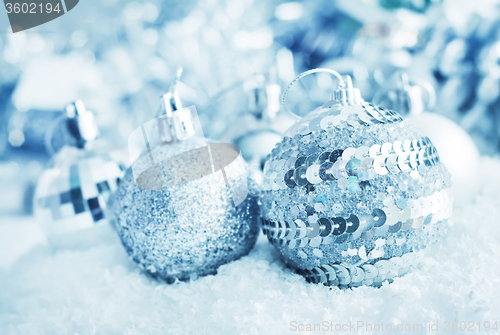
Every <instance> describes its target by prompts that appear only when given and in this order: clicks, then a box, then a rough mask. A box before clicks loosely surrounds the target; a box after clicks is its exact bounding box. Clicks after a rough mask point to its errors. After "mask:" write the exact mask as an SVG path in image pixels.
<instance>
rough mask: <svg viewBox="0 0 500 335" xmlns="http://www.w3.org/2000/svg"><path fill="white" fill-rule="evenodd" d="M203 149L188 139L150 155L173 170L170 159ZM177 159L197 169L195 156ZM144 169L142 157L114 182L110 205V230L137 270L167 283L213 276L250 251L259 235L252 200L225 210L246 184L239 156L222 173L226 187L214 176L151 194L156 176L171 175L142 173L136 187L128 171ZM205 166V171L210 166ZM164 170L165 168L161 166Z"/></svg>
mask: <svg viewBox="0 0 500 335" xmlns="http://www.w3.org/2000/svg"><path fill="white" fill-rule="evenodd" d="M204 145H206V140H205V139H204V138H200V137H192V138H189V139H187V140H184V141H179V142H175V143H171V144H164V145H160V146H157V147H155V148H153V149H152V150H151V154H152V157H170V158H168V163H169V164H170V163H172V164H174V165H175V164H176V162H172V160H175V159H176V157H177V158H179V157H181V156H182V154H183V153H185V152H186V151H188V150H190V149H192V148H199V147H202V146H204ZM211 147H212V156H213V155H216V153H214V152H215V149H214V148H213V147H215V146H211ZM182 159H183V162H182V164H183V165H185V166H186V169H191V168H195V167H199V166H200V164H203V162H202V161H201V160H200V157H197V156H191V158H186V157H184V158H182ZM165 162H167V160H165ZM150 164H151V162H150V156H149V155H148V154H146V155H143V156H141V157H140V158H139V159H138V160H136V161H135V162H134V164H133V166H132V167H131V168H129V169H128V171H127V172H126V174H125V177H124V178H123V180H122V181H121V182H120V186H119V188H118V190H117V192H116V194H115V200H114V201H115V204H114V211H115V214H116V229H117V231H118V234H119V236H120V238H121V240H122V243H123V245H124V246H125V249H126V250H127V252H128V254H129V255H130V256H131V258H132V259H133V260H134V261H136V262H137V263H138V264H139V265H140V267H141V268H143V269H144V270H146V271H148V272H149V273H151V274H153V275H155V276H156V275H157V276H159V277H162V278H164V279H166V280H167V281H169V282H171V281H174V280H175V279H180V280H186V279H192V278H196V277H198V276H203V275H208V274H213V273H215V272H216V270H217V268H218V267H219V266H220V265H222V264H225V263H228V262H230V261H233V260H236V259H238V258H240V257H242V256H243V255H246V254H247V253H248V252H249V251H250V250H251V249H252V247H253V246H254V244H255V241H256V239H257V235H258V232H259V208H258V204H257V198H256V197H252V196H248V197H246V198H245V200H243V202H242V203H240V204H239V205H236V206H231V205H230V204H231V199H232V196H234V195H235V193H234V192H236V189H237V188H238V185H244V186H245V187H246V185H247V166H246V164H245V162H244V160H243V159H242V157H241V155H240V156H238V158H237V159H236V160H234V161H233V162H232V163H231V164H229V165H227V166H226V167H225V168H224V172H225V175H226V177H227V184H228V185H230V186H231V187H228V186H226V183H225V182H224V178H223V175H222V174H221V171H219V172H215V173H211V174H208V175H206V176H204V177H202V178H198V179H195V180H191V181H189V182H186V183H177V184H175V185H173V186H170V185H166V187H163V188H164V189H162V190H152V189H156V186H155V185H157V184H158V182H159V180H160V179H161V176H162V175H169V174H172V171H164V172H163V174H160V178H158V177H159V176H158V174H155V171H154V170H147V171H145V172H143V174H141V176H140V185H141V186H142V188H139V187H138V186H137V185H136V180H134V174H133V169H138V170H140V171H143V170H145V169H144V167H145V166H148V165H150ZM165 164H166V163H165ZM207 164H208V166H210V161H208V162H207ZM164 169H165V170H168V169H169V168H168V166H166V165H165V166H164ZM173 174H175V173H173ZM180 174H181V175H182V172H180ZM180 178H181V179H182V176H181V177H180ZM138 180H139V179H138ZM167 180H168V178H167ZM160 183H161V182H160ZM167 184H168V182H167ZM145 188H149V189H145ZM228 204H229V206H228Z"/></svg>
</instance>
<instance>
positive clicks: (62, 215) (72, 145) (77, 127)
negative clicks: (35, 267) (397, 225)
mask: <svg viewBox="0 0 500 335" xmlns="http://www.w3.org/2000/svg"><path fill="white" fill-rule="evenodd" d="M61 121H63V122H62V123H63V124H64V125H65V127H63V128H66V129H64V132H65V133H66V134H67V135H68V138H67V139H66V146H64V147H62V148H61V149H60V150H59V151H58V152H57V153H56V154H55V155H54V157H53V158H52V160H51V163H50V164H49V166H48V167H47V168H46V169H45V170H44V171H43V172H42V174H41V176H40V178H39V180H38V184H37V187H36V190H35V197H34V203H33V207H34V213H35V215H36V217H37V218H38V220H39V221H40V222H41V223H42V226H43V230H44V231H45V234H46V237H47V239H48V241H49V242H50V243H51V244H52V245H53V246H56V247H75V246H86V245H89V244H93V243H95V242H96V241H97V240H101V239H102V238H104V237H107V236H110V233H111V232H112V229H111V226H110V225H109V223H108V219H107V216H106V207H107V204H108V201H109V199H110V196H111V194H112V193H113V192H114V191H115V190H116V188H117V183H118V181H119V179H120V178H121V177H122V176H123V171H122V169H121V168H120V166H119V165H118V164H117V163H116V162H115V161H113V160H111V158H110V157H109V156H108V155H107V154H105V153H102V152H100V151H99V150H94V149H93V148H92V147H93V144H95V142H93V140H94V139H95V138H96V137H97V135H98V131H97V127H96V125H95V123H94V118H93V114H92V112H89V111H87V110H85V107H84V105H83V103H82V102H81V101H76V102H75V103H73V104H71V105H68V106H67V107H66V114H65V116H64V117H63V119H62V120H61ZM54 130H56V131H57V130H60V131H62V130H63V129H54ZM50 139H51V136H48V140H49V142H50Z"/></svg>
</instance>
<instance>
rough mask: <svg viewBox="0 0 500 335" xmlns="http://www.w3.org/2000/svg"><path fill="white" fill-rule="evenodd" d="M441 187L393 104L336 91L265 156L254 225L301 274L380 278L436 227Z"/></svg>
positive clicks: (423, 142)
mask: <svg viewBox="0 0 500 335" xmlns="http://www.w3.org/2000/svg"><path fill="white" fill-rule="evenodd" d="M341 93H342V92H341ZM348 93H349V92H348ZM351 94H352V92H351ZM348 95H349V94H348ZM342 97H344V99H342ZM449 187H450V176H449V173H448V172H447V170H446V168H445V167H444V166H443V165H442V164H441V163H440V160H439V156H438V153H437V151H436V149H435V147H434V146H433V145H432V143H431V142H430V140H429V139H428V138H427V137H422V136H421V135H419V134H418V133H417V132H415V131H414V130H413V127H412V125H411V123H410V122H409V121H403V119H402V118H401V117H400V116H399V114H397V113H396V112H393V111H390V110H387V109H385V108H380V107H377V106H373V105H370V104H367V103H365V102H363V101H362V100H361V99H352V100H351V101H349V100H347V101H346V100H345V91H344V93H342V94H339V95H338V99H337V100H336V101H332V102H330V103H328V104H325V105H324V106H323V107H321V108H318V109H317V110H315V111H313V112H312V113H310V114H308V115H307V116H305V117H304V118H302V119H301V120H299V121H298V122H297V123H296V124H295V125H294V126H292V127H291V128H290V129H289V130H288V131H287V133H286V136H285V137H284V139H283V140H282V141H281V142H280V143H279V144H278V145H276V147H275V148H274V149H273V151H272V154H271V155H270V156H269V157H268V160H267V162H266V164H265V168H264V185H263V188H264V193H263V199H262V215H263V231H264V233H265V234H266V235H267V237H268V239H269V241H270V242H271V243H272V244H273V245H274V246H275V247H276V249H277V250H278V251H279V253H280V254H281V255H282V256H283V259H284V261H285V262H286V263H287V264H288V265H289V266H291V267H292V268H295V269H297V270H298V272H299V273H301V274H303V275H304V276H305V277H306V279H307V280H308V281H311V282H316V283H318V282H321V283H324V284H327V285H339V286H343V287H348V286H351V287H353V286H360V285H373V286H379V285H381V283H382V282H384V281H386V280H391V279H392V278H393V277H396V276H400V275H403V274H404V273H406V272H407V271H408V270H409V268H410V267H411V266H412V265H414V264H416V259H417V258H419V257H420V254H421V251H422V250H423V249H424V248H425V247H426V246H427V245H428V244H429V243H432V242H434V241H436V240H438V239H440V238H441V236H442V235H443V234H444V233H445V231H446V226H447V224H446V222H447V220H448V218H449V217H450V215H451V206H452V201H451V197H450V195H449V192H448V189H449Z"/></svg>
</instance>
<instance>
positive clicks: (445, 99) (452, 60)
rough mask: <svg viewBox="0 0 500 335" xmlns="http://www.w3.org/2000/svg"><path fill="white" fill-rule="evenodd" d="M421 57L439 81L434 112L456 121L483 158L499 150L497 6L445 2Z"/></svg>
mask: <svg viewBox="0 0 500 335" xmlns="http://www.w3.org/2000/svg"><path fill="white" fill-rule="evenodd" d="M441 12H442V14H441V19H440V20H439V23H436V24H434V26H433V32H432V35H431V39H430V40H429V42H428V43H427V45H426V48H425V50H424V51H423V55H424V56H425V59H426V60H427V61H428V65H427V67H428V68H429V70H430V71H431V73H432V74H433V77H434V79H435V81H436V83H437V86H436V90H437V95H438V99H437V103H436V108H435V110H436V112H438V113H439V114H441V115H444V116H446V117H447V118H450V119H451V120H453V121H455V122H457V123H458V124H459V125H460V126H461V127H462V128H463V129H464V130H465V131H466V132H467V133H469V134H470V135H471V137H472V138H473V139H474V141H475V143H476V144H477V146H478V148H479V151H480V152H481V153H483V154H493V153H495V152H498V150H499V149H500V114H499V113H498V112H497V111H498V108H499V107H500V94H499V92H500V89H499V87H500V86H499V83H500V71H499V69H500V67H499V64H500V63H499V60H500V52H499V48H498V43H499V41H500V35H499V33H498V32H499V30H498V27H499V26H500V20H499V14H500V6H499V5H498V2H497V1H488V0H482V1H477V2H470V1H462V0H457V1H453V0H445V1H444V2H443V6H442V8H441Z"/></svg>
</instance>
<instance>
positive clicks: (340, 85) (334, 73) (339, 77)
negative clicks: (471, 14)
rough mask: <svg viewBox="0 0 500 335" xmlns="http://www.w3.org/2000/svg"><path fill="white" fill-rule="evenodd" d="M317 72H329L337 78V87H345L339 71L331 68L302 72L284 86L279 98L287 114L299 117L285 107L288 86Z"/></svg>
mask: <svg viewBox="0 0 500 335" xmlns="http://www.w3.org/2000/svg"><path fill="white" fill-rule="evenodd" d="M318 72H326V73H330V74H331V75H333V76H335V77H336V78H337V79H338V80H339V87H345V86H346V82H345V80H344V78H343V77H342V75H341V74H340V73H338V72H337V71H335V70H332V69H326V68H317V69H312V70H309V71H305V72H302V73H301V74H299V75H298V76H297V77H296V78H295V79H294V80H292V82H291V83H290V84H289V85H288V87H287V88H286V90H285V92H283V98H282V99H281V104H282V105H283V107H284V108H285V110H286V111H287V112H288V113H289V114H291V115H292V116H294V117H296V118H298V119H300V118H301V117H300V116H299V115H297V114H295V113H293V112H292V111H290V110H289V109H288V108H287V107H286V102H285V98H286V95H287V93H288V91H289V90H290V88H292V86H293V84H295V82H297V81H299V80H300V79H302V78H304V77H305V76H308V75H310V74H313V73H318Z"/></svg>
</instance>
